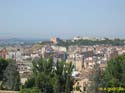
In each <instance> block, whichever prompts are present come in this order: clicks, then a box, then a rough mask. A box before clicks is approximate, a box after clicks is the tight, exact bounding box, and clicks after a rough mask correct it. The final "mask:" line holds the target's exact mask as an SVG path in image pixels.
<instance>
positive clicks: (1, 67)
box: [0, 58, 8, 81]
mask: <svg viewBox="0 0 125 93" xmlns="http://www.w3.org/2000/svg"><path fill="white" fill-rule="evenodd" d="M7 66H8V60H5V59H2V58H0V81H1V80H3V73H4V71H5V69H6V67H7Z"/></svg>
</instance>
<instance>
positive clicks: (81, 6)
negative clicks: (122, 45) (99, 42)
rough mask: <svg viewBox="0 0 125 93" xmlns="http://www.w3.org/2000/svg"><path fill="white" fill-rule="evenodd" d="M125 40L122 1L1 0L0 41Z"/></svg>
mask: <svg viewBox="0 0 125 93" xmlns="http://www.w3.org/2000/svg"><path fill="white" fill-rule="evenodd" d="M55 36H56V37H61V38H70V37H73V36H93V37H94V36H98V37H122V38H124V37H125V0H0V38H9V37H18V38H50V37H55Z"/></svg>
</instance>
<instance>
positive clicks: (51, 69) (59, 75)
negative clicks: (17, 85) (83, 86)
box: [26, 58, 73, 93]
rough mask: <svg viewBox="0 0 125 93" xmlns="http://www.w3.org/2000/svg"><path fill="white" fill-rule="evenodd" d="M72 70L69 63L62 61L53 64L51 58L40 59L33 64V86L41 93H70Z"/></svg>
mask: <svg viewBox="0 0 125 93" xmlns="http://www.w3.org/2000/svg"><path fill="white" fill-rule="evenodd" d="M72 70H73V65H72V64H71V63H70V64H66V63H65V62H63V61H62V62H57V63H56V64H53V59H52V58H49V59H42V58H41V59H40V60H37V61H34V62H33V78H34V80H35V82H34V85H35V87H38V88H39V89H40V90H41V92H43V93H70V91H71V90H72V89H73V78H72V76H71V74H72ZM27 83H31V82H27ZM27 83H26V84H27Z"/></svg>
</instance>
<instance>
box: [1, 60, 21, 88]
mask: <svg viewBox="0 0 125 93" xmlns="http://www.w3.org/2000/svg"><path fill="white" fill-rule="evenodd" d="M19 87H20V76H19V72H18V71H17V67H16V63H15V62H14V61H11V62H9V65H8V66H7V68H6V70H5V71H4V75H3V81H2V88H3V89H5V90H19Z"/></svg>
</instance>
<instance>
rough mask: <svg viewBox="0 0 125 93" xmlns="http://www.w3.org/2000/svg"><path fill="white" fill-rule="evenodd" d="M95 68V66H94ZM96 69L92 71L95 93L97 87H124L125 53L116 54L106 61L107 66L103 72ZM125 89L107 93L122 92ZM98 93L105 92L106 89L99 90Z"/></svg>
mask: <svg viewBox="0 0 125 93" xmlns="http://www.w3.org/2000/svg"><path fill="white" fill-rule="evenodd" d="M96 68H97V67H96ZM99 73H100V70H99V69H97V70H96V73H94V76H95V79H94V82H95V85H94V88H95V90H96V92H95V93H97V91H98V90H97V89H98V88H113V87H114V88H116V87H123V88H124V87H125V54H123V55H120V56H116V57H115V58H113V59H111V60H110V61H108V62H107V67H106V69H105V71H104V72H101V73H100V74H99ZM124 92H125V91H120V90H115V91H110V92H109V93H124ZM99 93H107V91H99Z"/></svg>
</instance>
